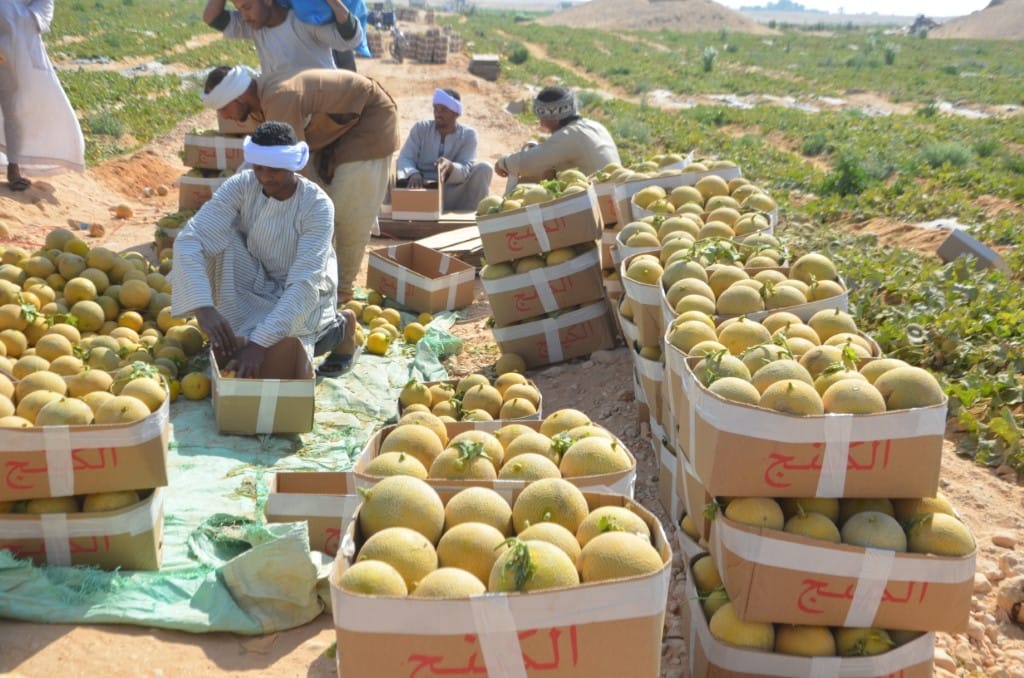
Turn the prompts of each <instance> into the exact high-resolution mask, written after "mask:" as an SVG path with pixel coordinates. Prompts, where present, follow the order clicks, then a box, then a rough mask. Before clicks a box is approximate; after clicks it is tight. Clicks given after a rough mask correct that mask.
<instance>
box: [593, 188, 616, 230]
mask: <svg viewBox="0 0 1024 678" xmlns="http://www.w3.org/2000/svg"><path fill="white" fill-rule="evenodd" d="M593 187H594V193H595V194H596V195H597V207H598V209H599V210H600V211H601V221H602V222H603V223H604V226H605V228H608V227H609V226H612V225H613V224H617V223H618V221H619V215H618V214H616V213H615V183H614V182H612V181H600V182H595V183H594V184H593Z"/></svg>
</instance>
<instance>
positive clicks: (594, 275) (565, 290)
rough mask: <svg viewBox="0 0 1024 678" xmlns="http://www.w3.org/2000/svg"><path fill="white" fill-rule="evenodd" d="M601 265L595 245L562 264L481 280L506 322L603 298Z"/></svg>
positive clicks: (500, 320)
mask: <svg viewBox="0 0 1024 678" xmlns="http://www.w3.org/2000/svg"><path fill="white" fill-rule="evenodd" d="M600 267H601V262H600V252H599V251H598V250H597V249H596V248H594V249H591V250H589V251H587V252H584V253H583V254H580V255H577V256H575V257H573V258H572V259H569V260H568V261H565V262H563V263H561V264H556V265H554V266H544V267H541V268H536V269H533V270H532V271H528V272H524V273H519V274H514V275H509V276H505V277H504V278H498V279H496V280H486V279H481V282H482V283H483V286H484V292H485V293H486V294H487V296H488V297H489V298H490V300H491V307H492V311H493V312H494V317H495V321H496V322H498V323H499V324H506V323H508V322H515V321H516V320H520V319H522V318H532V317H537V316H540V315H543V314H545V313H554V312H555V311H559V310H561V309H562V308H568V307H571V306H574V305H576V304H578V303H586V302H588V301H596V300H597V299H601V298H603V297H604V285H603V284H600V282H601V268H600Z"/></svg>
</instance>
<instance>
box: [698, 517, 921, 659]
mask: <svg viewBox="0 0 1024 678" xmlns="http://www.w3.org/2000/svg"><path fill="white" fill-rule="evenodd" d="M680 533H682V530H680ZM680 538H682V537H680ZM696 559H697V556H694V557H692V558H691V559H690V561H689V563H688V564H687V570H688V571H687V576H686V584H685V586H686V589H685V590H686V601H687V602H686V605H687V606H688V607H689V611H690V633H689V637H690V638H689V640H690V652H689V653H688V654H689V657H688V659H689V662H690V666H689V669H690V670H689V675H690V676H694V677H697V676H714V677H715V678H732V677H735V678H739V677H741V676H777V677H779V678H813V677H814V676H843V677H844V678H877V677H878V676H907V677H908V678H910V677H911V676H913V677H915V678H916V677H917V676H930V675H931V665H932V661H933V659H934V653H935V634H934V633H925V634H924V635H922V636H921V637H920V638H915V639H914V640H912V641H910V642H909V643H906V644H904V645H901V646H899V647H897V648H894V649H892V650H890V651H889V652H886V653H884V654H880V655H875V656H873V657H797V656H794V655H785V654H776V653H774V652H762V651H759V650H745V649H742V648H738V647H736V646H733V645H728V644H726V643H723V642H722V641H720V640H718V639H717V638H715V637H714V636H712V635H711V629H710V628H708V622H707V619H706V618H705V617H704V610H703V609H702V608H701V600H700V596H699V595H698V594H697V589H696V586H695V584H694V577H693V574H692V563H693V561H694V560H696ZM912 668H913V669H919V670H915V671H914V672H913V673H907V672H906V671H905V669H912Z"/></svg>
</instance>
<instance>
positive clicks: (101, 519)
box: [0, 487, 164, 566]
mask: <svg viewBox="0 0 1024 678" xmlns="http://www.w3.org/2000/svg"><path fill="white" fill-rule="evenodd" d="M163 507H164V488H162V487H158V488H155V489H154V490H153V492H152V493H151V494H150V495H149V496H148V497H146V498H144V499H142V500H141V501H140V502H139V503H137V504H133V505H132V506H126V507H124V508H121V509H117V510H115V511H103V512H97V513H43V514H39V515H31V514H26V513H5V514H0V548H3V547H4V542H5V541H22V540H38V539H41V540H43V541H44V542H45V544H46V562H47V563H48V564H50V565H63V566H70V565H71V564H72V545H71V543H70V540H72V539H87V538H92V537H112V536H115V535H122V534H126V535H131V536H136V535H140V534H145V533H146V532H152V531H153V528H154V526H155V525H157V523H158V522H159V520H160V516H162V515H163Z"/></svg>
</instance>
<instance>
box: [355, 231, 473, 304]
mask: <svg viewBox="0 0 1024 678" xmlns="http://www.w3.org/2000/svg"><path fill="white" fill-rule="evenodd" d="M366 266H367V267H366V286H367V287H369V288H370V289H373V290H376V291H378V292H380V293H381V294H383V295H384V296H385V297H389V298H391V299H394V300H395V301H396V302H398V303H399V304H401V305H402V306H405V307H407V308H411V309H412V310H414V311H418V312H420V313H436V312H437V311H451V310H454V309H456V308H462V307H464V306H469V305H470V304H471V303H473V281H474V279H475V278H476V269H474V268H473V267H472V266H470V265H469V264H467V263H464V262H461V261H459V260H458V259H456V258H455V257H452V256H449V255H447V254H443V253H441V252H438V251H437V250H432V249H430V248H429V247H424V246H423V245H418V244H416V243H414V242H412V243H406V244H404V245H388V246H387V247H381V248H379V249H375V250H371V251H370V256H369V258H368V260H367V265H366Z"/></svg>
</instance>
